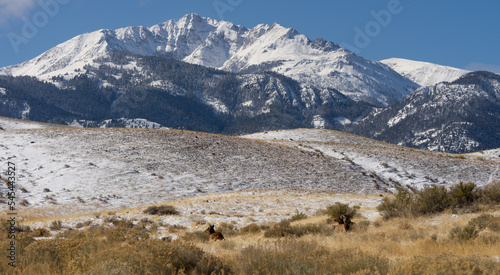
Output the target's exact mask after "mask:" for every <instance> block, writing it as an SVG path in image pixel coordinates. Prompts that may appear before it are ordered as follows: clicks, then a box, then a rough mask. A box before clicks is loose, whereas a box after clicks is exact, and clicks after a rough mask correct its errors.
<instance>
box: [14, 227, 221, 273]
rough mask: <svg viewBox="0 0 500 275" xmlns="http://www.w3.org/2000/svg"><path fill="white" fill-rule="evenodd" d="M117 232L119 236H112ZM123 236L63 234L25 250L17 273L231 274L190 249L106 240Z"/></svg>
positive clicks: (160, 243)
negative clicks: (62, 236)
mask: <svg viewBox="0 0 500 275" xmlns="http://www.w3.org/2000/svg"><path fill="white" fill-rule="evenodd" d="M117 231H120V232H117ZM116 234H118V235H120V234H121V235H127V234H129V231H126V230H119V229H109V228H99V229H86V230H84V231H82V232H75V233H68V234H67V235H66V236H65V238H57V239H52V240H41V241H36V242H33V243H31V244H30V245H29V246H28V247H26V249H25V251H24V253H23V257H20V263H19V266H18V269H19V272H20V274H220V273H231V269H230V268H229V266H227V265H226V264H224V263H223V262H222V261H221V259H219V258H217V257H216V256H212V255H210V254H207V253H205V252H204V251H203V250H201V249H200V248H198V247H196V246H195V245H193V244H189V243H185V242H182V241H173V242H164V241H161V240H157V239H147V240H133V239H120V238H115V237H112V236H114V235H116Z"/></svg>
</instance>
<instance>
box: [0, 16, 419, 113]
mask: <svg viewBox="0 0 500 275" xmlns="http://www.w3.org/2000/svg"><path fill="white" fill-rule="evenodd" d="M111 50H123V51H128V52H131V53H134V54H140V55H158V56H165V57H169V58H174V59H176V60H182V61H186V62H189V63H193V64H198V65H203V66H208V67H214V68H219V69H223V70H228V71H232V72H242V71H243V72H263V71H274V72H278V73H281V74H284V75H286V76H289V77H291V78H293V79H295V80H298V81H300V82H302V83H307V84H312V85H314V86H316V87H317V88H320V89H321V88H334V89H337V90H339V91H340V92H342V93H344V94H345V95H348V96H350V97H351V98H353V99H355V100H361V101H366V102H370V103H373V104H376V105H379V106H385V105H387V104H391V103H395V102H398V101H399V100H401V98H402V97H403V96H404V95H407V94H409V93H410V92H412V91H413V90H415V89H416V88H417V85H416V84H415V83H413V82H412V81H410V80H408V79H406V78H404V77H402V76H401V75H400V74H398V73H396V72H395V71H393V70H392V69H390V68H389V67H388V66H385V65H384V64H382V63H379V62H375V61H370V60H366V59H364V58H362V57H360V56H357V55H355V54H354V53H352V52H350V51H348V50H345V49H341V48H340V47H339V46H338V45H336V44H335V43H332V42H327V41H324V40H321V39H317V40H314V41H311V40H309V39H308V38H307V37H306V36H305V35H302V34H299V33H298V32H297V31H296V30H294V29H291V28H286V27H283V26H281V25H279V24H276V23H275V24H273V25H263V24H261V25H258V26H256V27H254V28H253V29H247V28H245V27H242V26H237V25H234V24H233V23H230V22H225V21H217V20H213V19H210V18H204V17H200V16H199V15H197V14H188V15H186V16H184V17H182V18H181V19H179V20H169V21H166V22H164V23H162V24H158V25H155V26H152V27H149V28H146V27H142V26H140V27H126V28H121V29H117V30H99V31H95V32H92V33H86V34H82V35H79V36H77V37H75V38H73V39H71V40H68V41H67V42H64V43H62V44H60V45H58V46H56V47H54V48H52V49H50V50H48V51H47V52H45V53H43V54H41V55H40V56H38V57H36V58H34V59H32V60H29V61H26V62H24V63H21V64H18V65H14V66H9V67H5V68H2V69H0V74H10V75H13V76H19V75H30V76H36V77H38V78H41V79H44V80H47V79H50V78H51V77H53V76H58V75H66V74H67V75H66V77H71V76H74V75H76V74H79V73H80V72H81V71H83V70H82V69H83V67H84V66H85V65H87V64H88V65H93V64H94V63H95V62H98V60H99V58H102V57H104V56H105V55H106V53H107V52H109V51H111Z"/></svg>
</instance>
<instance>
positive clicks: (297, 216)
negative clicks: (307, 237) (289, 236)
mask: <svg viewBox="0 0 500 275" xmlns="http://www.w3.org/2000/svg"><path fill="white" fill-rule="evenodd" d="M306 218H307V215H306V214H304V213H303V212H299V210H295V214H294V215H293V216H291V217H290V219H289V220H290V221H291V222H294V221H300V220H303V219H306Z"/></svg>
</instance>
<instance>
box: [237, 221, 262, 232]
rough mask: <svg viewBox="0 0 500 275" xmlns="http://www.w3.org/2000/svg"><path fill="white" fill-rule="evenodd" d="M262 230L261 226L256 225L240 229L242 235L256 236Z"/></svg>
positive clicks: (252, 224)
mask: <svg viewBox="0 0 500 275" xmlns="http://www.w3.org/2000/svg"><path fill="white" fill-rule="evenodd" d="M261 230H262V228H261V226H259V225H258V224H256V223H251V224H249V225H247V226H244V227H242V228H241V229H240V232H241V233H242V234H254V233H258V232H260V231H261Z"/></svg>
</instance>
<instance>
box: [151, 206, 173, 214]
mask: <svg viewBox="0 0 500 275" xmlns="http://www.w3.org/2000/svg"><path fill="white" fill-rule="evenodd" d="M144 213H145V214H150V215H179V211H177V210H176V209H175V208H174V207H173V206H172V205H160V206H150V207H148V208H146V210H144Z"/></svg>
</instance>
